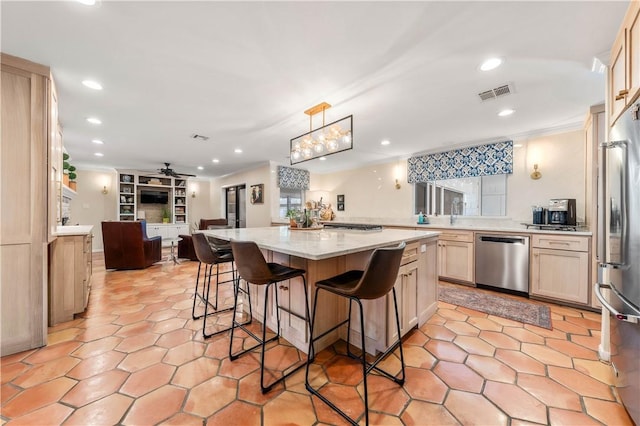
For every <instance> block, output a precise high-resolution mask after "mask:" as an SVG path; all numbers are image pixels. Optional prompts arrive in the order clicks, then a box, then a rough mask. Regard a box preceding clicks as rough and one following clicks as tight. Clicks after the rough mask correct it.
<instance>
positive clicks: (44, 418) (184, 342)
mask: <svg viewBox="0 0 640 426" xmlns="http://www.w3.org/2000/svg"><path fill="white" fill-rule="evenodd" d="M94 259H95V261H94V275H93V290H92V292H91V298H90V301H89V307H88V309H87V311H86V312H85V313H84V314H83V315H80V316H78V317H77V318H76V319H74V320H73V321H69V322H67V323H64V324H59V325H57V326H55V327H51V328H50V329H49V345H48V346H46V347H44V348H40V349H37V350H31V351H27V352H23V353H19V354H15V355H10V356H6V357H4V358H2V363H1V365H2V370H1V374H2V376H1V377H2V385H1V388H0V392H1V396H2V398H1V401H2V410H1V418H0V424H7V425H14V424H31V425H45V424H82V425H86V424H95V425H99V424H136V425H150V424H171V425H189V424H193V425H202V424H224V425H276V424H309V425H311V424H344V422H343V420H342V418H340V417H339V416H337V415H336V414H335V413H334V412H333V411H331V410H330V409H329V408H328V407H327V406H326V405H325V404H323V403H322V402H320V401H319V400H318V399H316V398H311V397H310V396H309V394H308V392H307V391H306V390H305V388H304V369H302V370H300V371H298V372H297V373H295V374H294V375H292V376H291V377H289V378H288V379H287V380H286V382H285V383H281V384H279V385H277V386H275V387H274V389H273V390H272V391H271V392H269V393H268V394H266V395H262V394H261V393H260V391H259V388H258V383H259V380H260V374H259V362H258V360H259V358H258V356H257V355H256V354H253V353H251V354H247V355H244V356H242V357H241V358H239V359H238V360H236V361H234V362H230V360H229V357H228V344H229V340H228V333H222V334H220V335H218V336H215V337H213V338H211V339H207V340H205V339H203V338H202V334H201V327H202V320H196V321H194V320H192V319H191V297H192V294H193V283H194V277H195V273H196V269H197V263H195V262H183V263H181V264H179V265H173V264H172V263H163V264H158V265H155V266H153V267H151V268H148V269H146V270H142V271H115V272H105V270H104V262H103V260H102V258H101V256H100V255H94ZM227 286H228V285H227ZM229 291H230V290H229V288H227V289H226V290H223V297H227V298H228V296H229ZM225 295H226V296H225ZM550 306H551V310H552V317H553V326H554V329H553V330H552V331H550V330H546V329H542V328H538V327H534V326H529V325H523V324H521V323H518V322H515V321H511V320H506V319H503V318H498V317H493V316H489V315H486V314H483V313H480V312H477V311H473V310H470V309H465V308H459V307H456V306H453V305H449V304H446V303H439V306H438V312H437V313H436V314H435V315H434V316H433V317H432V318H431V319H430V320H429V322H428V323H427V324H425V325H424V326H423V327H421V329H419V330H414V331H412V332H411V333H410V334H409V335H408V336H407V337H406V339H405V342H404V348H405V353H406V364H407V379H406V383H405V385H404V387H402V388H399V387H398V386H397V385H394V384H393V383H391V382H390V381H389V380H386V379H382V378H380V377H377V376H370V377H371V379H370V382H369V383H370V407H371V411H370V420H371V424H407V425H419V424H433V425H449V424H463V425H472V424H474V425H511V426H515V425H526V424H558V425H559V424H572V425H591V424H604V425H630V424H632V423H631V421H630V419H629V417H628V415H627V414H626V412H625V410H624V408H623V407H622V406H621V405H620V404H619V403H618V402H617V396H616V392H615V390H614V388H613V387H612V372H611V368H610V367H609V366H608V365H607V364H605V363H602V362H600V361H598V357H597V352H596V351H597V347H598V344H599V331H598V329H599V326H600V322H599V321H600V318H599V315H598V314H595V313H592V312H587V311H581V310H577V309H572V308H566V307H560V306H555V305H550ZM227 319H228V318H227ZM217 322H219V323H224V315H221V318H218V319H216V320H212V321H211V323H212V327H213V328H214V329H215V327H216V326H218V324H217ZM248 344H252V342H251V341H250V339H243V338H242V335H240V337H239V339H238V341H237V342H235V343H234V345H235V346H238V347H239V346H240V345H248ZM344 351H345V344H344V342H339V343H337V344H336V345H334V347H332V348H330V349H327V350H325V351H323V352H321V353H319V354H318V355H317V357H316V360H315V363H314V364H313V365H312V368H311V377H312V381H313V383H314V384H315V385H317V386H320V385H325V386H324V387H323V389H322V392H324V393H326V394H330V395H333V396H334V397H335V398H337V401H339V404H340V405H341V406H342V407H343V408H344V410H345V411H347V412H348V413H350V414H351V415H353V416H360V415H362V414H363V407H362V400H361V397H360V395H361V393H362V383H361V380H360V378H359V371H360V370H359V367H357V366H356V365H354V363H353V361H351V360H348V359H345V358H342V357H335V354H336V353H343V352H344ZM396 353H397V351H396ZM269 355H270V357H269ZM269 355H268V356H267V363H268V364H269V365H271V366H273V367H275V368H277V369H278V370H280V371H284V370H286V369H287V368H289V367H290V366H291V365H292V364H295V363H299V362H301V361H303V360H304V359H305V358H304V356H301V355H300V354H299V353H298V352H297V351H296V350H293V349H292V348H291V347H290V346H287V345H286V342H285V343H284V344H283V345H280V346H273V345H272V347H271V349H270V351H269ZM383 365H384V367H385V368H389V369H391V370H395V371H397V370H398V369H399V361H398V358H397V357H396V356H395V355H392V356H391V357H390V358H389V359H387V360H385V361H384V363H383ZM270 377H272V375H267V378H270Z"/></svg>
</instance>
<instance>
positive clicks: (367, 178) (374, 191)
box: [306, 160, 413, 220]
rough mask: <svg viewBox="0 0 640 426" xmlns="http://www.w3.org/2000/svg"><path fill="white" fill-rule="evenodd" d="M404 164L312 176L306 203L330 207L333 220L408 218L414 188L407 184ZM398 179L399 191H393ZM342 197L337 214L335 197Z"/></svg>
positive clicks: (389, 164)
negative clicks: (342, 206)
mask: <svg viewBox="0 0 640 426" xmlns="http://www.w3.org/2000/svg"><path fill="white" fill-rule="evenodd" d="M406 169H407V162H406V161H405V160H402V161H393V162H391V163H385V164H376V165H374V166H366V167H361V168H358V169H353V170H347V171H343V172H336V173H329V174H324V175H317V174H312V175H311V185H310V191H308V192H307V194H306V198H307V200H309V199H313V200H315V201H319V199H320V196H322V197H323V202H325V203H326V202H329V203H331V205H332V207H333V210H334V212H335V213H336V220H340V218H356V217H372V218H374V217H383V218H390V217H410V216H411V214H412V202H413V201H412V200H413V186H412V185H409V184H407V177H406ZM396 176H398V180H399V182H400V189H396V188H395V179H396ZM338 194H341V195H344V200H345V203H344V205H345V209H344V211H337V206H336V197H337V195H338Z"/></svg>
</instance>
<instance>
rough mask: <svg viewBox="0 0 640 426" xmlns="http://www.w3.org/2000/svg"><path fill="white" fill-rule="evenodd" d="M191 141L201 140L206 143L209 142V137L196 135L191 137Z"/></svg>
mask: <svg viewBox="0 0 640 426" xmlns="http://www.w3.org/2000/svg"><path fill="white" fill-rule="evenodd" d="M191 139H196V140H201V141H203V142H204V141H208V140H209V136H204V135H199V134H197V133H194V134H192V135H191Z"/></svg>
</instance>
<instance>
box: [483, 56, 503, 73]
mask: <svg viewBox="0 0 640 426" xmlns="http://www.w3.org/2000/svg"><path fill="white" fill-rule="evenodd" d="M501 64H502V59H500V58H489V59H487V60H486V61H484V62H483V63H482V65H480V69H481V70H482V71H489V70H492V69H494V68H498V67H499V66H500V65H501Z"/></svg>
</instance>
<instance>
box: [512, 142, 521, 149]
mask: <svg viewBox="0 0 640 426" xmlns="http://www.w3.org/2000/svg"><path fill="white" fill-rule="evenodd" d="M513 147H514V148H522V144H521V143H515V144H513Z"/></svg>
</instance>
